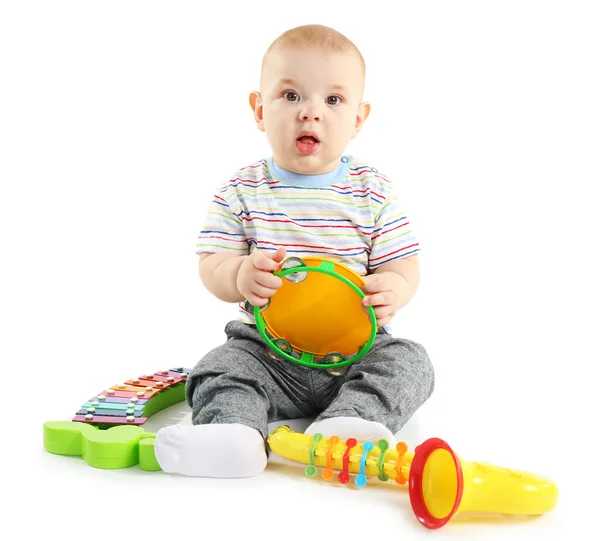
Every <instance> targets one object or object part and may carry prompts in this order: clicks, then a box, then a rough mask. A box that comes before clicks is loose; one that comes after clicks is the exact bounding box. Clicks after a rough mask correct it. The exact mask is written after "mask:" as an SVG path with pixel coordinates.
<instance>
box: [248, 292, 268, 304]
mask: <svg viewBox="0 0 600 541" xmlns="http://www.w3.org/2000/svg"><path fill="white" fill-rule="evenodd" d="M246 300H247V301H248V302H249V303H250V304H251V305H252V306H264V305H265V304H267V302H268V301H269V299H267V298H265V297H259V296H258V295H254V294H253V293H251V294H250V295H248V297H247V298H246Z"/></svg>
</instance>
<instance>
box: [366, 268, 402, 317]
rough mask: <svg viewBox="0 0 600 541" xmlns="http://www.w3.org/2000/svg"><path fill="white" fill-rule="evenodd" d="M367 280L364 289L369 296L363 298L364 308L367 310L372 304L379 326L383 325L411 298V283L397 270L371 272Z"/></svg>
mask: <svg viewBox="0 0 600 541" xmlns="http://www.w3.org/2000/svg"><path fill="white" fill-rule="evenodd" d="M365 281H366V282H367V283H366V284H365V285H364V286H363V287H362V291H363V293H365V294H366V295H367V296H366V297H365V298H364V299H363V300H362V305H363V309H364V310H365V312H366V311H367V309H366V307H367V306H372V307H373V310H374V311H375V316H376V318H377V326H378V327H383V326H384V325H387V324H388V323H389V322H390V321H391V320H392V318H393V317H394V315H395V314H396V312H397V311H398V310H399V309H400V308H402V307H403V306H404V305H405V304H406V303H407V302H408V301H409V300H410V297H411V289H410V285H409V284H408V282H407V281H406V280H405V279H404V278H403V277H402V276H400V275H399V274H398V273H396V272H382V273H380V274H369V275H368V276H365Z"/></svg>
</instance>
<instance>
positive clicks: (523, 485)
mask: <svg viewBox="0 0 600 541" xmlns="http://www.w3.org/2000/svg"><path fill="white" fill-rule="evenodd" d="M268 444H269V447H270V448H271V450H272V451H273V452H274V453H276V454H278V455H281V456H283V457H284V458H288V459H290V460H294V461H297V462H302V463H304V464H308V466H307V467H306V470H305V471H306V475H308V476H309V477H314V476H315V475H316V474H317V466H321V467H323V468H324V469H323V471H322V477H323V478H324V479H326V480H331V479H333V478H334V470H338V471H339V473H338V475H337V478H338V481H339V482H340V483H348V482H349V481H350V472H353V473H356V474H357V475H356V477H355V481H354V482H355V484H356V485H357V486H359V487H361V486H364V485H366V483H367V477H377V478H378V479H379V480H380V481H387V480H388V479H390V478H391V479H394V480H395V481H396V482H397V483H399V484H405V483H407V482H408V490H409V496H410V503H411V506H412V509H413V512H414V513H415V516H416V517H417V519H418V520H419V522H420V523H421V524H422V525H423V526H425V527H426V528H429V529H436V528H441V527H442V526H444V525H445V524H446V523H447V522H448V521H449V520H450V519H451V518H452V517H453V516H455V515H456V514H458V513H460V512H463V511H478V512H491V513H507V514H520V515H541V514H543V513H546V512H548V511H551V510H552V509H553V508H554V506H555V505H556V501H557V498H558V489H557V487H556V485H555V484H554V483H553V482H552V481H551V480H550V479H547V478H544V477H541V476H538V475H534V474H532V473H527V472H521V471H516V470H510V469H507V468H501V467H498V466H493V465H491V464H487V463H480V462H467V461H465V460H463V459H461V458H459V457H458V456H457V455H456V454H455V453H454V451H453V450H452V449H451V448H450V446H449V445H448V444H447V443H446V442H445V441H443V440H441V439H438V438H430V439H428V440H426V441H424V442H423V443H422V444H421V445H418V446H417V447H416V448H415V451H414V452H409V451H408V448H407V446H406V444H405V443H403V442H400V443H398V444H397V445H396V448H395V449H391V448H389V447H388V442H387V440H379V441H378V442H377V444H374V443H373V442H370V441H366V442H362V443H359V442H358V441H357V440H356V439H355V438H349V439H347V440H345V441H343V440H340V438H338V437H337V436H331V437H330V438H324V437H323V436H322V435H321V434H315V435H314V436H311V435H309V434H301V433H297V432H293V431H292V430H291V429H290V428H289V427H288V426H287V425H283V426H280V427H278V428H277V429H276V430H275V431H274V432H273V433H271V434H270V435H269V437H268Z"/></svg>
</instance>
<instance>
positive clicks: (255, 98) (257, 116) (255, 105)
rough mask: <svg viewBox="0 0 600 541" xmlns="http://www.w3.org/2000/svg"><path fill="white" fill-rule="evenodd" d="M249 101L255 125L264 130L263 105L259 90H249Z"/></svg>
mask: <svg viewBox="0 0 600 541" xmlns="http://www.w3.org/2000/svg"><path fill="white" fill-rule="evenodd" d="M248 101H249V102H250V107H252V111H253V112H254V120H256V126H257V127H258V129H259V130H260V131H265V125H264V122H263V106H262V97H261V95H260V92H258V91H256V90H254V91H252V92H250V97H249V98H248Z"/></svg>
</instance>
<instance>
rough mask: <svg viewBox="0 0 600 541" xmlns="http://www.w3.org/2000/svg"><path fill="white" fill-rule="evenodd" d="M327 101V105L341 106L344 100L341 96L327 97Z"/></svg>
mask: <svg viewBox="0 0 600 541" xmlns="http://www.w3.org/2000/svg"><path fill="white" fill-rule="evenodd" d="M325 101H326V102H327V105H339V104H340V103H342V98H340V97H339V96H327V99H326V100H325Z"/></svg>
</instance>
